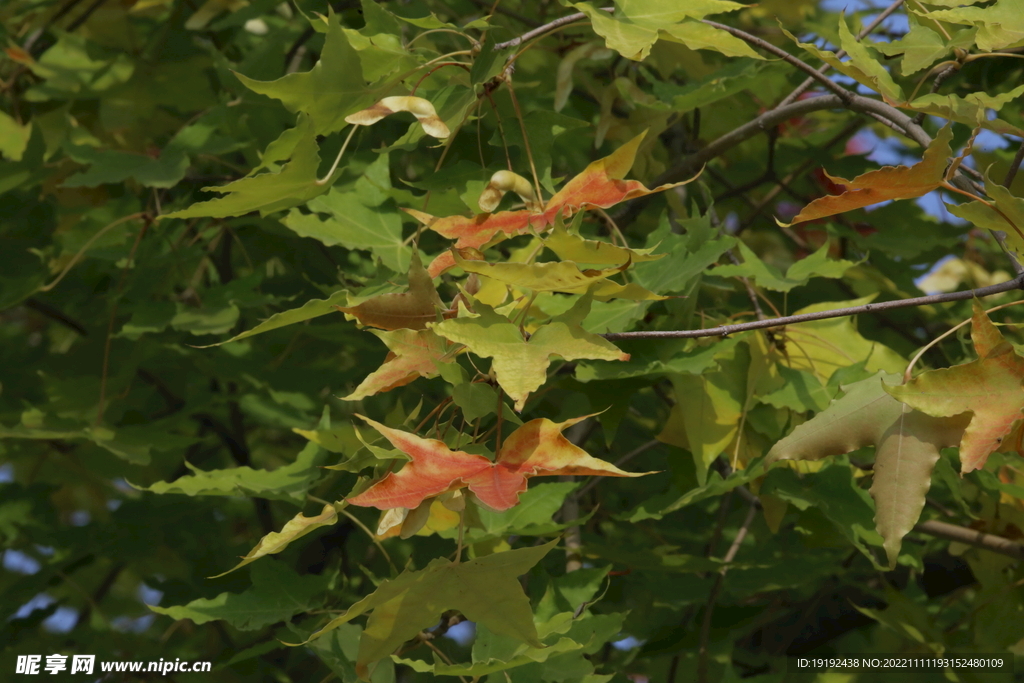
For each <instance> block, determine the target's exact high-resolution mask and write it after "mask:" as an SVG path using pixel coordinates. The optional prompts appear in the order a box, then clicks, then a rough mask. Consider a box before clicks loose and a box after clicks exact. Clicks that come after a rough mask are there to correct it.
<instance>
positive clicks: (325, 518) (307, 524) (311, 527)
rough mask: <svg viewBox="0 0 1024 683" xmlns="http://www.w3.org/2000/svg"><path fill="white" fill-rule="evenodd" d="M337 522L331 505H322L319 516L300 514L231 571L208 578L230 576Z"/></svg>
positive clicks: (265, 538)
mask: <svg viewBox="0 0 1024 683" xmlns="http://www.w3.org/2000/svg"><path fill="white" fill-rule="evenodd" d="M337 521H338V513H337V511H335V509H334V506H333V505H329V504H328V505H324V509H323V511H322V512H321V513H320V514H319V515H315V516H313V517H306V516H305V515H303V514H302V513H301V512H300V513H299V514H297V515H295V516H294V517H292V518H291V519H290V520H288V522H287V523H286V524H285V525H284V527H282V528H281V530H280V531H272V532H270V533H269V534H267V535H266V536H264V537H263V538H261V539H260V542H259V543H257V544H256V547H255V548H253V549H252V550H250V551H249V553H248V554H247V555H246V556H245V557H243V558H242V561H241V562H239V563H238V564H236V565H235V566H234V567H232V568H231V569H229V570H227V571H226V572H224V573H223V574H218V575H217V576H212V577H210V578H213V579H215V578H217V577H218V576H224V574H230V573H231V572H233V571H235V570H236V569H239V568H241V567H244V566H245V565H247V564H249V563H251V562H255V561H256V560H258V559H260V558H261V557H266V556H267V555H274V554H277V553H279V552H281V551H283V550H284V549H285V548H287V547H288V544H289V543H291V542H292V541H295V540H298V539H300V538H302V537H303V536H305V535H306V534H308V533H310V532H313V531H316V530H317V529H319V528H320V527H323V526H330V525H332V524H335V523H336V522H337Z"/></svg>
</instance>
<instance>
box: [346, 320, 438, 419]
mask: <svg viewBox="0 0 1024 683" xmlns="http://www.w3.org/2000/svg"><path fill="white" fill-rule="evenodd" d="M370 331H371V332H373V334H375V335H377V338H378V339H380V340H381V341H382V342H384V343H385V344H386V345H387V347H388V349H389V350H390V353H389V354H388V358H387V360H385V361H384V364H383V365H381V366H380V368H378V369H377V370H374V371H373V372H371V373H370V374H369V375H367V377H366V379H364V380H363V381H362V382H360V383H359V386H358V387H356V388H355V391H353V392H352V393H351V394H349V395H348V396H345V397H344V399H343V400H345V401H358V400H360V399H363V398H365V397H367V396H372V395H374V394H377V393H380V392H382V391H391V390H392V389H395V388H397V387H401V386H405V385H406V384H408V383H410V382H412V381H414V380H416V379H417V378H419V377H437V365H438V363H440V362H442V361H441V359H442V358H443V357H444V356H445V354H446V353H447V352H448V349H447V346H448V345H447V344H446V343H445V340H444V339H443V338H441V337H438V336H437V335H436V334H434V333H433V332H431V331H430V330H409V329H398V330H393V331H390V332H385V331H381V330H370Z"/></svg>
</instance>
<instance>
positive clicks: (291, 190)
mask: <svg viewBox="0 0 1024 683" xmlns="http://www.w3.org/2000/svg"><path fill="white" fill-rule="evenodd" d="M284 160H287V163H285V164H284V165H282V166H280V168H274V169H273V170H269V172H261V171H265V170H268V169H271V168H272V167H273V166H276V162H279V161H284ZM319 166H320V149H319V147H318V146H317V144H316V131H315V130H314V128H313V120H312V119H311V118H310V117H309V116H307V115H305V114H299V118H298V122H297V123H296V125H295V128H290V129H289V130H286V131H285V132H283V133H281V135H280V137H278V138H277V140H275V141H274V142H272V143H270V145H269V146H268V147H267V151H266V152H265V153H264V154H263V159H262V164H261V165H260V166H258V167H256V168H254V169H253V170H252V171H251V172H250V173H249V175H247V176H246V177H244V178H241V179H239V180H236V181H234V182H231V183H228V184H227V185H220V186H216V187H204V188H203V189H204V190H205V191H207V192H217V193H220V194H222V195H226V196H224V197H218V198H216V199H210V200H208V201H205V202H196V203H195V204H193V205H192V206H189V207H188V208H185V209H182V210H180V211H174V212H173V213H167V214H164V215H162V216H161V217H160V218H196V217H202V216H210V217H213V218H225V217H227V216H241V215H243V214H246V213H249V212H250V211H259V212H260V213H261V214H263V215H266V214H268V213H273V212H274V211H280V210H281V209H289V208H291V207H293V206H298V205H299V204H305V203H306V202H308V201H309V200H311V199H313V198H314V197H317V196H319V195H321V194H323V193H324V192H327V190H328V189H330V187H331V183H332V182H333V179H334V178H336V177H337V175H338V174H337V173H336V174H335V175H334V176H333V177H332V178H331V179H329V180H328V182H318V181H317V176H316V173H317V168H318V167H319Z"/></svg>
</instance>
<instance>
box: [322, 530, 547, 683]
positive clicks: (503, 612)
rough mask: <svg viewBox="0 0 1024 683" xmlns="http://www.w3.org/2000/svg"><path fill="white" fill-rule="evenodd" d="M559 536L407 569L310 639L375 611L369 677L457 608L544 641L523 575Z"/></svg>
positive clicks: (367, 645) (519, 636) (367, 648)
mask: <svg viewBox="0 0 1024 683" xmlns="http://www.w3.org/2000/svg"><path fill="white" fill-rule="evenodd" d="M557 543H558V540H557V539H556V540H554V541H551V542H550V543H545V544H544V545H540V546H535V547H532V548H521V549H518V550H509V551H507V552H503V553H495V554H492V555H486V556H484V557H479V558H476V559H474V560H470V561H468V562H462V563H460V564H455V563H453V562H452V561H451V560H448V559H446V558H440V557H439V558H436V559H434V560H432V561H431V562H430V564H428V565H427V566H426V567H425V568H424V569H422V570H420V571H404V572H402V573H401V574H400V575H399V576H398V577H397V578H394V579H389V580H387V581H384V582H383V583H381V584H380V586H379V587H378V588H377V590H376V591H374V592H373V593H371V594H370V595H368V596H366V597H365V598H363V599H362V600H360V601H359V602H357V603H356V604H354V605H352V607H350V608H348V610H346V612H345V613H344V614H342V615H341V616H339V617H337V618H335V619H333V620H331V621H330V622H329V623H328V624H327V625H326V626H324V627H323V628H322V629H320V630H319V631H317V632H316V633H314V634H313V635H311V636H310V637H309V640H307V641H306V642H307V643H308V642H309V641H311V640H315V639H317V638H319V637H321V636H323V635H324V634H326V633H329V632H330V631H332V630H333V629H335V628H337V627H338V626H341V625H342V624H345V623H347V622H349V621H351V620H352V619H354V618H356V617H358V616H360V615H362V614H365V613H366V612H370V611H371V610H372V613H371V614H370V618H369V619H368V620H367V622H366V629H365V630H364V631H363V635H362V638H361V639H360V641H359V655H358V658H357V660H356V671H357V672H359V676H360V678H362V679H364V680H365V679H367V678H368V673H369V668H368V667H369V665H370V664H372V663H373V662H376V661H379V660H381V659H383V658H385V657H387V656H388V655H390V654H391V653H392V652H394V651H395V649H396V648H398V646H399V645H401V644H402V643H404V642H405V641H407V640H409V639H410V638H413V637H415V636H416V634H417V633H419V632H420V631H422V630H423V629H425V628H430V627H431V626H433V625H434V624H436V623H437V620H438V617H440V616H441V613H442V612H444V611H445V610H449V609H457V610H459V611H460V612H462V614H463V615H465V616H466V618H467V619H469V620H470V621H473V622H476V623H478V624H483V625H484V626H486V627H487V628H488V629H490V630H491V631H492V632H494V633H497V634H500V635H504V636H509V637H511V638H515V639H516V640H519V641H521V642H524V643H527V644H529V645H531V646H533V647H537V648H542V647H544V645H543V643H541V642H540V639H539V637H538V634H537V627H536V626H535V625H534V623H533V611H532V610H531V609H530V600H529V598H527V597H526V594H525V593H523V589H522V586H520V585H519V582H518V581H517V580H516V578H517V577H519V576H521V575H523V574H525V573H526V572H528V571H529V570H530V569H531V568H532V567H533V566H534V565H535V564H537V563H538V562H540V560H541V558H543V557H544V556H545V555H547V554H548V552H549V551H550V550H551V549H552V548H554V547H555V545H556V544H557Z"/></svg>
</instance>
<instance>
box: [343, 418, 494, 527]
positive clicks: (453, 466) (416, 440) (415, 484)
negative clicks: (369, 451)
mask: <svg viewBox="0 0 1024 683" xmlns="http://www.w3.org/2000/svg"><path fill="white" fill-rule="evenodd" d="M359 417H360V418H362V419H363V420H365V421H366V423H367V424H369V425H370V426H371V427H373V428H374V429H376V430H377V431H378V432H380V433H381V435H382V436H383V437H384V438H385V439H387V440H388V441H390V442H391V445H392V446H394V447H395V448H397V449H398V450H400V451H402V452H403V453H405V454H406V455H408V456H409V457H410V458H411V461H410V462H408V463H406V465H405V467H403V468H402V469H401V470H399V471H398V472H389V473H388V474H387V476H385V477H384V478H383V479H381V480H380V481H379V482H377V483H376V484H374V485H373V486H371V487H370V488H368V489H366V490H365V491H363V492H362V493H360V494H359V495H358V496H355V497H353V498H349V499H348V501H349V502H350V503H352V504H353V505H362V506H365V507H375V508H377V509H380V510H389V509H391V508H399V507H401V508H408V509H410V510H412V509H415V508H416V507H418V506H419V504H420V503H422V502H423V501H424V500H426V499H427V498H432V497H433V496H436V495H438V494H441V493H444V492H445V491H448V490H454V489H457V488H461V486H462V485H463V483H462V482H460V481H459V480H460V479H461V480H468V479H470V478H472V477H474V476H476V475H478V474H479V473H481V472H483V471H484V470H486V469H488V468H490V467H491V466H492V463H491V461H490V460H488V459H487V458H485V457H484V456H482V455H473V454H471V453H465V452H463V451H453V450H452V449H450V448H448V446H446V445H445V444H444V442H442V441H438V440H436V439H424V438H422V437H419V436H416V435H415V434H411V433H409V432H403V431H402V430H400V429H392V428H391V427H386V426H384V425H382V424H380V423H379V422H375V421H374V420H371V419H370V418H368V417H363V416H362V415H359Z"/></svg>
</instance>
